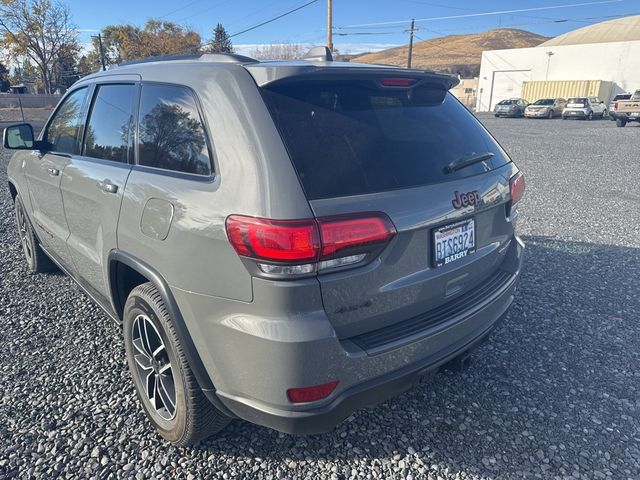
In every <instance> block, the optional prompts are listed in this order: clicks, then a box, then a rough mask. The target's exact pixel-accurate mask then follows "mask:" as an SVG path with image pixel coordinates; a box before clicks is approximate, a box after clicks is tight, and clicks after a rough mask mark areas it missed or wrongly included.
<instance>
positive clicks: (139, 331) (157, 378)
mask: <svg viewBox="0 0 640 480" xmlns="http://www.w3.org/2000/svg"><path fill="white" fill-rule="evenodd" d="M131 333H132V335H131V338H132V341H133V346H134V348H135V350H136V352H135V355H134V359H135V362H136V368H137V370H138V375H139V377H140V381H141V383H142V390H143V392H142V393H143V394H144V395H146V397H147V400H149V403H150V404H151V406H152V407H153V408H154V410H155V411H156V413H157V414H158V415H160V417H162V418H163V419H164V420H173V418H174V417H175V416H176V403H177V401H176V386H175V381H174V377H173V370H172V367H171V362H170V361H169V352H168V351H167V347H166V346H165V344H164V342H163V341H162V337H161V336H160V333H159V332H158V329H157V328H156V326H155V325H154V323H153V322H152V321H151V319H150V318H149V317H148V316H147V315H144V314H139V315H138V316H137V317H136V318H135V320H134V321H133V324H132V332H131Z"/></svg>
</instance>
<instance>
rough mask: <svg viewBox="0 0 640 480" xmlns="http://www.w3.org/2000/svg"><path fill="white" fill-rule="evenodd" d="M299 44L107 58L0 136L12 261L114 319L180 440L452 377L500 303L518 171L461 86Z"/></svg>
mask: <svg viewBox="0 0 640 480" xmlns="http://www.w3.org/2000/svg"><path fill="white" fill-rule="evenodd" d="M310 56H311V58H314V59H315V60H305V61H295V62H258V61H255V60H252V59H249V58H247V57H242V56H239V55H222V54H205V55H196V56H188V57H176V58H173V59H164V60H163V59H150V60H148V61H142V62H138V63H131V64H126V65H122V66H120V67H116V68H113V69H111V70H108V71H104V72H99V73H96V74H93V75H90V76H87V77H84V78H82V79H81V80H80V81H79V82H77V83H76V84H74V85H73V86H72V87H71V88H70V89H69V91H68V92H67V93H66V95H65V96H64V98H63V99H62V100H61V102H60V104H59V105H58V107H57V108H56V109H55V111H54V113H53V114H52V116H51V118H50V119H49V120H48V121H47V123H46V125H45V127H44V129H43V131H42V132H41V134H40V135H39V136H38V137H37V138H34V136H33V130H32V128H31V126H30V125H28V124H21V125H16V126H12V127H8V128H7V129H6V130H5V134H4V145H5V148H10V149H14V150H19V151H18V152H17V153H16V154H15V155H14V157H13V158H12V159H11V161H10V162H9V165H8V178H9V188H10V191H11V196H12V198H13V200H14V202H15V211H16V218H17V224H18V228H19V231H20V238H21V241H22V247H23V251H24V254H25V257H26V259H27V263H28V265H29V268H30V269H31V270H32V271H33V272H43V271H46V270H48V269H50V268H52V266H53V265H54V264H55V265H58V266H59V267H60V268H61V269H62V270H63V271H64V272H66V273H67V274H68V275H70V276H71V278H73V279H74V280H75V281H76V282H77V283H78V284H79V285H80V286H81V287H82V288H83V289H84V290H85V291H86V292H88V294H89V295H90V296H91V298H93V299H94V300H95V301H96V303H97V304H98V305H100V306H101V307H102V308H103V309H104V311H105V312H107V314H108V315H109V316H111V317H112V318H113V319H114V320H116V321H117V322H119V323H121V324H122V328H123V335H124V344H125V350H126V355H127V360H128V364H129V368H130V370H131V374H132V378H133V383H134V385H135V388H136V390H137V394H138V397H139V400H140V403H141V405H142V408H143V409H144V411H145V412H146V414H147V416H148V418H149V419H150V421H151V423H152V424H153V425H154V426H155V428H156V429H157V431H158V432H159V433H160V434H161V435H162V436H163V437H164V438H165V439H167V440H169V441H170V442H173V443H175V444H178V445H185V444H189V443H192V442H195V441H197V440H199V439H201V438H204V437H206V436H208V435H210V434H212V433H215V432H217V431H219V430H220V429H222V428H223V427H224V426H225V425H226V423H227V422H228V421H229V419H230V418H236V417H237V418H242V419H245V420H248V421H250V422H254V423H257V424H260V425H265V426H269V427H272V428H275V429H277V430H280V431H284V432H292V433H315V432H323V431H327V430H330V429H331V428H333V427H334V426H335V425H336V424H337V423H339V422H340V421H342V419H344V418H346V417H347V416H349V415H350V414H351V413H352V412H353V411H354V410H356V409H358V408H362V407H364V406H369V405H372V404H375V403H377V402H380V401H382V400H384V399H386V398H388V397H391V396H393V395H395V394H397V393H399V392H401V391H403V390H404V389H406V388H408V387H410V386H411V385H412V384H414V383H415V382H416V381H417V380H418V379H419V378H420V377H421V376H423V375H424V374H426V373H430V372H435V371H437V370H438V369H439V368H440V367H441V366H442V365H444V364H446V363H449V364H452V363H453V365H455V366H457V367H458V368H462V367H463V366H464V365H466V364H467V359H468V356H469V352H470V351H471V350H472V349H473V348H474V347H475V346H476V345H478V344H479V343H480V342H481V341H482V340H483V339H485V338H486V337H487V335H489V333H490V332H491V331H492V330H493V329H494V327H495V326H496V325H497V324H498V322H499V321H500V320H501V319H502V318H504V316H505V314H506V312H507V310H508V308H509V306H510V305H511V303H512V301H513V298H514V292H515V288H516V283H517V280H518V278H519V274H520V269H521V263H522V256H523V248H524V245H523V243H522V242H521V240H520V239H519V238H518V237H517V236H516V233H515V224H516V222H517V218H518V211H517V208H516V206H517V205H516V204H517V203H518V201H519V200H520V199H521V198H522V195H523V193H524V177H523V175H522V173H521V172H520V171H519V170H518V168H517V167H516V166H515V165H514V164H513V162H512V161H511V160H510V159H509V157H508V155H507V154H506V153H505V151H504V150H503V149H502V148H501V147H500V146H499V145H498V143H497V142H496V141H495V140H494V139H493V138H492V137H491V135H490V134H489V133H488V132H487V131H486V130H485V129H484V128H483V127H482V125H481V124H480V123H479V122H478V121H477V120H476V119H475V118H474V116H473V115H472V114H471V113H470V112H469V111H468V110H467V109H466V108H465V107H464V106H463V105H462V104H461V103H460V102H458V101H457V100H456V99H455V98H454V97H453V96H452V95H451V94H450V93H449V92H448V90H449V89H450V88H451V87H452V86H453V85H455V84H456V82H457V79H456V78H455V77H453V76H450V75H445V74H439V73H433V72H429V71H419V70H407V69H404V68H395V67H382V66H372V65H370V66H363V65H357V66H354V65H352V64H350V63H339V62H332V61H331V57H330V53H329V52H328V50H325V49H321V50H320V51H317V50H315V51H312V52H311V54H310ZM87 321H96V320H95V319H87ZM52 361H54V360H52ZM106 408H108V407H106Z"/></svg>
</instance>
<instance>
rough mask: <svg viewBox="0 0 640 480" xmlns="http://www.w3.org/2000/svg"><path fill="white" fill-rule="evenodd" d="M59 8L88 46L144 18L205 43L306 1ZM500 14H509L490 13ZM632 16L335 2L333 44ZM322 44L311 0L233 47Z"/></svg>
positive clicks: (412, 0) (583, 0)
mask: <svg viewBox="0 0 640 480" xmlns="http://www.w3.org/2000/svg"><path fill="white" fill-rule="evenodd" d="M65 1H66V3H67V4H68V5H69V7H70V9H71V12H72V14H73V18H74V21H75V23H76V25H77V26H78V28H80V29H81V40H82V41H83V42H88V41H89V36H90V35H92V34H94V33H95V31H97V30H99V29H100V28H101V27H104V26H105V25H108V24H114V23H133V24H137V25H142V24H144V22H145V21H146V20H147V19H148V18H160V19H165V20H170V21H173V22H176V23H180V24H183V25H187V26H189V27H191V28H193V29H194V30H195V31H197V32H198V33H200V35H201V36H202V37H203V40H206V39H207V38H209V37H210V35H211V30H212V29H213V27H214V26H215V24H216V23H217V22H221V23H222V24H223V25H224V26H225V28H226V29H227V31H228V32H229V33H231V34H234V33H236V32H239V31H241V30H244V29H245V28H248V27H251V26H253V25H256V24H258V23H261V22H263V21H265V20H268V19H270V18H272V17H275V16H277V15H279V14H282V13H284V12H287V11H288V10H291V9H294V8H296V7H298V6H301V5H304V4H305V3H308V2H309V1H310V0H262V1H261V0H184V1H170V0H153V1H149V0H133V1H132V0H126V1H125V0H108V1H103V2H95V3H94V2H87V1H86V0H65ZM513 10H520V11H519V12H513ZM506 11H510V13H500V14H494V12H506ZM631 14H640V0H595V1H594V0H555V1H554V0H519V1H514V0H511V1H509V0H484V1H482V2H480V1H477V0H458V1H456V2H452V1H450V0H449V2H447V1H446V0H435V1H433V2H431V1H423V0H334V7H333V19H334V20H333V23H334V44H335V45H336V47H337V48H338V49H339V50H340V51H341V52H343V53H347V52H351V53H356V52H360V51H364V50H376V49H380V48H386V47H388V46H394V45H401V44H405V43H407V41H408V35H407V34H406V33H405V32H404V30H405V29H406V28H408V26H409V21H410V19H411V18H416V19H423V20H421V21H418V22H417V24H416V26H417V27H418V28H419V31H418V32H416V35H417V36H418V39H429V38H433V37H439V36H442V35H449V34H461V33H475V32H483V31H486V30H489V29H492V28H497V27H500V26H502V27H512V28H521V29H524V30H529V31H532V32H536V33H540V34H542V35H547V36H553V35H558V34H561V33H564V32H567V31H569V30H574V29H576V28H580V27H582V26H585V25H588V24H592V23H597V22H600V21H603V20H606V19H608V18H609V17H614V16H623V15H631ZM395 22H398V23H395ZM342 34H344V35H342ZM325 38H326V0H317V1H316V2H315V3H313V4H311V5H309V6H306V7H304V8H302V9H301V10H299V11H297V12H295V13H292V14H291V15H288V16H286V17H284V18H282V19H280V20H276V21H274V22H272V23H270V24H268V25H265V26H263V27H260V28H256V29H255V30H252V31H250V32H247V33H244V34H241V35H238V36H235V37H233V39H232V40H233V43H234V45H236V46H238V47H240V50H241V51H243V50H244V52H245V53H247V49H250V48H252V47H251V46H252V45H255V44H265V43H284V42H294V43H302V44H324V43H326V41H325ZM243 46H244V47H243Z"/></svg>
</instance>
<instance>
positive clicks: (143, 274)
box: [108, 249, 232, 415]
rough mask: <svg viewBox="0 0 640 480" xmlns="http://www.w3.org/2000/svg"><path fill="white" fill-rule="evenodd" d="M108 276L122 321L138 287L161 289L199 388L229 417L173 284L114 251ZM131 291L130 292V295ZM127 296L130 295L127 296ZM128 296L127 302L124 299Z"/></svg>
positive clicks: (119, 252) (112, 299) (109, 257)
mask: <svg viewBox="0 0 640 480" xmlns="http://www.w3.org/2000/svg"><path fill="white" fill-rule="evenodd" d="M108 275H109V277H108V278H109V288H110V294H111V301H112V304H113V307H114V311H115V312H116V315H117V316H118V319H119V320H120V321H122V319H123V312H124V304H125V302H126V301H127V297H128V295H129V292H131V290H132V289H133V288H135V287H136V286H137V285H140V284H142V283H146V282H150V283H151V284H153V286H154V287H156V288H157V289H158V292H159V293H160V296H161V297H162V300H163V301H164V303H165V306H166V307H167V310H168V311H169V315H170V316H171V319H172V320H173V323H174V326H175V330H176V333H177V335H178V338H179V339H180V343H181V344H182V347H183V349H184V353H185V356H186V358H187V362H188V363H189V367H190V368H191V370H192V371H193V374H194V376H195V378H196V380H197V382H198V385H199V386H200V388H201V389H202V391H203V392H204V393H205V395H206V396H207V398H209V400H210V401H211V402H212V403H213V404H214V405H215V406H216V407H218V408H219V409H221V410H222V411H223V412H225V413H227V414H228V415H232V414H231V413H230V412H229V410H228V409H227V408H226V407H224V406H223V405H222V403H221V402H220V401H219V400H218V397H217V396H216V395H215V387H214V385H213V382H212V380H211V378H210V377H209V374H208V373H207V371H206V369H205V367H204V364H203V363H202V360H201V359H200V356H199V355H198V352H197V350H196V347H195V344H194V343H193V340H192V338H191V335H190V334H189V331H188V329H187V326H186V324H185V322H184V318H183V317H182V314H181V313H180V309H179V308H178V305H177V303H176V301H175V298H174V296H173V294H172V293H171V290H170V288H169V284H168V283H167V281H166V280H165V279H164V278H163V276H162V275H161V274H160V273H159V272H158V271H157V270H156V269H154V268H153V267H152V266H150V265H149V264H147V263H146V262H144V261H143V260H140V259H139V258H137V257H135V256H133V255H131V254H129V253H126V252H123V251H121V250H118V249H114V250H111V252H109V256H108ZM127 289H128V291H127ZM125 294H126V295H125ZM123 296H124V298H122V297H123Z"/></svg>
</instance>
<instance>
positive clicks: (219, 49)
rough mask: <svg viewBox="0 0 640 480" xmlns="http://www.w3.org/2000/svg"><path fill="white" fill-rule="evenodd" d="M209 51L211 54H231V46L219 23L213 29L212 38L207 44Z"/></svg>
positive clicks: (229, 39) (225, 32)
mask: <svg viewBox="0 0 640 480" xmlns="http://www.w3.org/2000/svg"><path fill="white" fill-rule="evenodd" d="M209 51H210V52H211V53H233V44H232V43H231V38H230V37H229V34H228V33H227V31H226V30H225V29H224V27H223V26H222V24H221V23H219V24H217V25H216V28H214V29H213V38H212V39H211V41H210V42H209Z"/></svg>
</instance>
